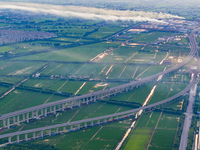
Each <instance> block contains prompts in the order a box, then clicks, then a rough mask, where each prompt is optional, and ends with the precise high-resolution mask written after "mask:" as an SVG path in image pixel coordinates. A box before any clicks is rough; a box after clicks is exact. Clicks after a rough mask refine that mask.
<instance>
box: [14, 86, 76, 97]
mask: <svg viewBox="0 0 200 150" xmlns="http://www.w3.org/2000/svg"><path fill="white" fill-rule="evenodd" d="M17 88H19V89H25V90H29V91H37V92H42V93H48V94H56V95H62V96H67V97H71V96H73V93H67V92H58V91H54V90H51V89H42V88H38V87H30V86H24V85H20V86H18V87H17Z"/></svg>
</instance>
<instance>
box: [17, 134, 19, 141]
mask: <svg viewBox="0 0 200 150" xmlns="http://www.w3.org/2000/svg"><path fill="white" fill-rule="evenodd" d="M17 143H19V135H17Z"/></svg>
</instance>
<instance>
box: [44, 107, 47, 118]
mask: <svg viewBox="0 0 200 150" xmlns="http://www.w3.org/2000/svg"><path fill="white" fill-rule="evenodd" d="M44 111H45V112H44V113H45V117H47V108H45V110H44Z"/></svg>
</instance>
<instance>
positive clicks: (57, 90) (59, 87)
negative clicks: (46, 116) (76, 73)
mask: <svg viewBox="0 0 200 150" xmlns="http://www.w3.org/2000/svg"><path fill="white" fill-rule="evenodd" d="M67 82H68V80H67V81H66V82H65V83H63V85H61V87H59V88H58V90H57V91H59V90H60V89H61V88H62V87H63V86H64V85H65V84H66V83H67Z"/></svg>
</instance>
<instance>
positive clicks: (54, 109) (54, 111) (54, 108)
mask: <svg viewBox="0 0 200 150" xmlns="http://www.w3.org/2000/svg"><path fill="white" fill-rule="evenodd" d="M53 113H54V114H56V106H55V105H54V106H53Z"/></svg>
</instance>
